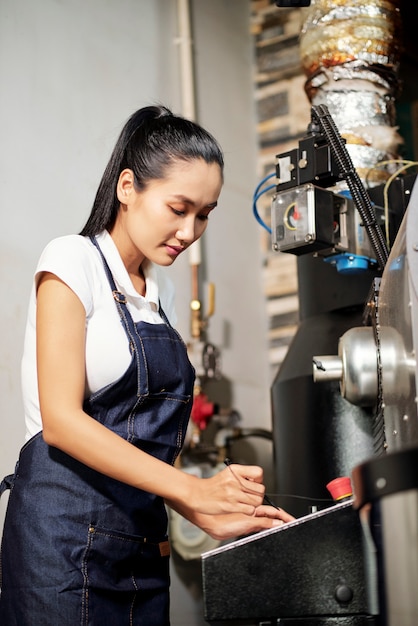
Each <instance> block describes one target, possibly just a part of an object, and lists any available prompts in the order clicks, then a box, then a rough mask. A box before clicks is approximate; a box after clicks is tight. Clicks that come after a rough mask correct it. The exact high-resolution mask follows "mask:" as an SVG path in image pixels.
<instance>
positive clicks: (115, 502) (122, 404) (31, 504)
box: [0, 239, 194, 626]
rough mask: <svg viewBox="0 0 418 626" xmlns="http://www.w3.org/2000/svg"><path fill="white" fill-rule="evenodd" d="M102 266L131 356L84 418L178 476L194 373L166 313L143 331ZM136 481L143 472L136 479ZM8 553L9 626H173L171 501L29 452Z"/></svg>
mask: <svg viewBox="0 0 418 626" xmlns="http://www.w3.org/2000/svg"><path fill="white" fill-rule="evenodd" d="M92 241H93V243H94V244H95V245H96V247H97V248H98V250H99V253H100V254H101V256H102V260H103V263H104V267H105V270H106V273H107V276H108V279H109V283H110V286H111V289H112V292H113V296H114V299H115V302H116V306H117V308H118V311H119V314H120V319H121V322H122V324H123V326H124V328H125V330H126V334H127V336H128V339H129V344H130V349H131V353H132V360H131V363H130V365H129V367H128V369H127V371H126V372H125V374H123V375H122V376H121V378H120V379H119V380H117V381H116V382H114V383H112V384H110V385H108V386H106V387H105V388H103V389H101V390H100V391H98V392H97V393H94V394H92V395H91V396H90V397H89V398H88V399H87V400H86V401H85V403H84V410H85V411H86V412H87V413H88V414H89V415H90V416H92V417H93V418H94V419H96V420H98V421H99V422H100V423H102V424H104V425H105V426H106V427H107V428H109V429H111V430H112V431H114V432H115V433H117V434H118V435H120V436H121V437H123V438H124V439H126V440H127V441H129V442H130V443H132V444H133V445H135V446H137V447H138V448H140V449H141V450H144V451H145V452H147V453H149V454H151V455H153V456H154V457H157V458H158V459H160V460H162V461H165V462H166V463H170V464H173V463H174V461H175V459H176V457H177V455H178V454H179V452H180V450H181V446H182V444H183V441H184V436H185V432H186V428H187V423H188V419H189V415H190V410H191V405H192V391H193V382H194V370H193V368H192V366H191V364H190V362H189V359H188V356H187V350H186V346H185V344H184V343H183V341H182V340H181V338H180V336H179V335H178V333H177V332H176V331H175V330H174V329H173V328H172V327H171V326H170V324H169V322H168V320H167V318H166V316H165V314H164V313H163V311H162V310H161V311H160V312H161V315H162V318H163V320H164V323H162V324H149V323H146V322H139V323H134V322H133V320H132V317H131V315H130V313H129V311H128V308H127V306H126V298H125V296H124V294H122V293H120V292H118V291H117V289H116V285H115V283H114V280H113V277H112V275H111V272H110V268H109V267H108V265H107V262H106V260H105V258H104V256H103V254H102V252H101V250H100V248H99V246H98V244H97V242H96V241H95V240H94V239H92ZM133 471H134V468H133ZM2 485H3V490H4V489H5V488H10V490H11V492H10V496H9V502H8V507H7V513H6V521H5V526H4V532H3V546H2V579H3V585H2V592H1V596H0V624H1V625H2V626H78V625H79V624H80V625H81V626H93V625H94V626H125V625H126V626H166V625H167V624H169V599H168V588H169V558H168V557H169V544H168V538H167V513H166V509H165V504H164V501H163V499H162V498H161V497H159V496H155V495H153V494H150V493H147V492H145V491H142V490H139V489H135V488H134V487H130V486H129V485H126V484H124V483H122V482H119V481H117V480H114V479H112V478H109V477H107V476H105V475H104V474H101V473H99V472H96V471H95V470H93V469H90V468H89V467H87V466H86V465H84V464H82V463H80V462H78V461H76V460H75V459H74V458H72V457H71V456H69V455H67V454H65V453H64V452H62V451H61V450H59V449H57V448H54V447H52V446H48V445H47V444H46V443H45V442H44V440H43V437H42V433H38V434H37V435H35V436H34V437H33V438H32V439H31V440H30V441H28V442H27V443H26V444H25V445H24V446H23V448H22V450H21V452H20V456H19V461H18V463H17V466H16V471H15V474H14V475H13V476H12V477H7V478H6V479H5V480H4V481H3V483H2Z"/></svg>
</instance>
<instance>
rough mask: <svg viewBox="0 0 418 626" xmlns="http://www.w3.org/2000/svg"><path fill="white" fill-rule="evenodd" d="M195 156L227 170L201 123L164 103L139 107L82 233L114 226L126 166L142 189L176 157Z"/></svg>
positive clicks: (188, 158)
mask: <svg viewBox="0 0 418 626" xmlns="http://www.w3.org/2000/svg"><path fill="white" fill-rule="evenodd" d="M193 159H203V160H204V161H206V163H217V164H218V165H219V167H220V169H221V174H222V173H223V166H224V161H223V155H222V150H221V148H220V146H219V144H218V143H217V141H216V140H215V139H214V137H213V136H212V135H211V134H210V133H208V132H207V131H206V130H205V129H204V128H202V127H201V126H199V124H196V123H195V122H191V121H189V120H186V119H185V118H183V117H180V116H178V115H173V113H172V112H171V111H170V110H169V109H167V108H166V107H163V106H149V107H144V108H142V109H139V110H138V111H136V113H134V114H133V115H132V116H131V117H130V118H129V119H128V121H127V122H126V124H125V126H124V128H123V129H122V132H121V134H120V135H119V139H118V140H117V142H116V146H115V148H114V150H113V152H112V155H111V157H110V160H109V163H108V164H107V167H106V169H105V171H104V174H103V177H102V180H101V181H100V185H99V187H98V190H97V193H96V197H95V200H94V203H93V208H92V210H91V213H90V216H89V218H88V220H87V222H86V224H85V226H84V228H83V229H82V231H81V232H80V235H85V236H92V235H97V234H98V233H99V232H101V231H102V230H105V229H110V228H111V227H112V226H113V224H114V223H115V220H116V216H117V213H118V210H119V200H118V198H117V195H116V187H117V183H118V180H119V175H120V173H121V172H122V171H123V170H124V169H126V168H129V169H131V170H132V171H133V173H134V180H135V187H136V188H137V189H138V191H139V190H142V189H144V188H145V187H146V185H147V183H148V182H149V181H151V180H156V179H162V178H164V177H165V175H166V172H167V169H168V167H169V166H170V165H171V164H172V163H173V162H174V161H178V160H182V161H191V160H193Z"/></svg>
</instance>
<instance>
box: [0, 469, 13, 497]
mask: <svg viewBox="0 0 418 626" xmlns="http://www.w3.org/2000/svg"><path fill="white" fill-rule="evenodd" d="M14 478H15V475H14V474H9V475H8V476H5V477H4V478H3V480H2V481H1V483H0V496H2V495H3V493H4V492H5V491H6V490H7V489H11V488H12V487H13V483H14Z"/></svg>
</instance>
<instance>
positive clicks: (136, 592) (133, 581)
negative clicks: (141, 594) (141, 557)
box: [129, 572, 139, 626]
mask: <svg viewBox="0 0 418 626" xmlns="http://www.w3.org/2000/svg"><path fill="white" fill-rule="evenodd" d="M131 578H132V584H133V587H134V589H135V593H134V596H133V598H132V602H131V609H130V611H129V626H133V623H134V608H135V602H136V599H137V597H138V591H139V588H138V585H137V584H136V579H135V576H134V574H133V572H132V575H131Z"/></svg>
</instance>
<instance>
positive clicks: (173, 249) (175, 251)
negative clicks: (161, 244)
mask: <svg viewBox="0 0 418 626" xmlns="http://www.w3.org/2000/svg"><path fill="white" fill-rule="evenodd" d="M165 247H166V250H167V254H169V255H170V256H177V255H179V254H180V252H183V250H184V249H185V248H183V246H170V245H168V244H166V245H165Z"/></svg>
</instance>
